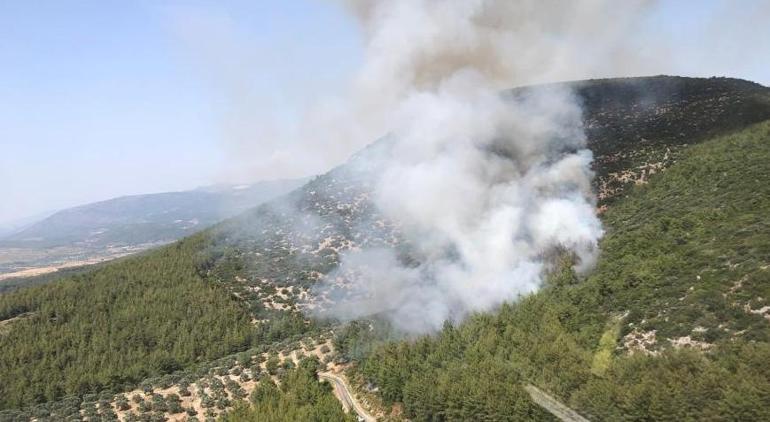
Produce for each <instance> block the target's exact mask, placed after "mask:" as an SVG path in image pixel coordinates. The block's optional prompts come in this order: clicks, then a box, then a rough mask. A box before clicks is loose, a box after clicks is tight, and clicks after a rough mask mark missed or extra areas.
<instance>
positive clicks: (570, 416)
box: [524, 384, 588, 422]
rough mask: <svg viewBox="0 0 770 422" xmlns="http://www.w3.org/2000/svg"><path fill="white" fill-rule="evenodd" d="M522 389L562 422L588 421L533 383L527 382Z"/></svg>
mask: <svg viewBox="0 0 770 422" xmlns="http://www.w3.org/2000/svg"><path fill="white" fill-rule="evenodd" d="M524 389H525V390H527V393H529V396H530V397H532V401H534V402H535V403H537V404H538V405H539V406H540V407H542V408H543V409H545V410H547V411H548V412H550V413H551V414H552V415H554V416H556V418H557V419H559V420H561V421H564V422H588V419H586V418H584V417H582V416H580V415H578V413H577V412H575V411H574V410H572V409H570V408H569V407H567V406H565V405H563V404H561V403H560V402H559V401H558V400H556V399H555V398H553V397H551V396H549V395H548V394H546V393H545V392H543V391H542V390H540V389H539V388H537V387H535V386H534V385H531V384H527V385H525V386H524Z"/></svg>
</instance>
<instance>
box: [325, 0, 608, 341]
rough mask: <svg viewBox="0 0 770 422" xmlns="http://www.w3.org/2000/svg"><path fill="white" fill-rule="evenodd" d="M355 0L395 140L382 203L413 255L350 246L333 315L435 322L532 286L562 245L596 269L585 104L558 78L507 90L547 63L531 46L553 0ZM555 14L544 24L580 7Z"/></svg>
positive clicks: (379, 107)
mask: <svg viewBox="0 0 770 422" xmlns="http://www.w3.org/2000/svg"><path fill="white" fill-rule="evenodd" d="M514 4H515V6H514ZM552 5H553V6H556V3H552ZM353 6H354V10H355V11H356V13H358V14H359V16H360V17H361V22H362V23H363V25H364V30H365V31H366V34H367V37H368V44H367V52H366V53H367V54H366V57H367V58H368V60H367V62H366V63H365V66H364V69H363V71H362V74H361V75H360V78H359V79H358V90H357V91H356V92H357V93H358V95H359V96H358V97H357V100H356V103H357V104H359V105H361V107H363V108H364V110H365V112H364V114H365V115H366V116H368V118H369V119H370V120H372V121H376V122H377V124H386V125H387V126H388V127H389V130H390V133H391V137H390V138H391V141H392V146H391V147H390V148H389V150H388V153H387V156H386V157H377V161H378V163H377V168H378V174H377V177H376V180H375V182H374V191H375V192H374V200H375V202H376V204H377V206H378V208H379V210H380V211H381V212H382V213H383V214H384V215H385V216H386V217H387V218H389V219H390V220H392V221H395V222H397V223H398V224H399V225H400V227H401V230H402V233H403V236H404V238H405V241H406V242H407V243H408V244H409V245H410V247H411V249H412V255H413V256H412V258H413V259H414V261H416V262H417V263H416V264H410V265H406V264H404V263H402V262H401V261H400V260H399V259H398V257H397V256H396V252H394V251H392V250H389V249H376V250H363V251H358V252H350V253H347V254H345V255H343V256H342V258H341V265H340V268H339V270H338V271H337V273H335V274H332V275H331V276H329V277H327V280H335V279H336V278H337V277H338V276H339V275H347V276H346V278H348V279H349V280H350V281H351V282H352V286H348V290H347V295H345V296H343V297H339V298H338V300H337V302H336V303H335V304H334V305H333V306H332V308H331V309H330V311H331V312H332V314H333V315H336V316H338V317H341V318H343V319H352V318H358V317H362V316H366V315H372V314H380V315H383V316H385V317H387V318H389V319H390V320H391V321H392V322H393V324H394V325H395V326H396V327H397V328H399V329H400V330H403V331H407V332H417V333H420V332H428V331H431V330H435V329H437V328H439V327H440V326H441V324H442V323H443V322H444V321H445V320H453V321H458V320H460V319H462V318H463V317H465V316H466V315H467V314H469V313H470V312H474V311H484V310H489V309H492V308H494V307H495V306H497V305H499V304H501V303H502V302H504V301H508V300H514V299H516V298H517V297H518V296H519V295H522V294H526V293H529V292H532V291H534V290H536V289H537V288H538V287H539V286H540V284H541V278H542V276H543V273H544V269H545V268H544V266H545V262H544V258H543V256H544V255H546V254H548V253H549V252H552V251H553V250H556V249H558V250H567V251H570V252H572V253H574V254H575V256H576V257H577V258H578V266H579V268H577V269H578V270H583V269H585V268H588V267H590V265H591V264H592V263H593V261H594V259H595V256H596V253H597V242H598V239H599V238H600V237H601V235H602V229H601V225H600V222H599V220H598V218H597V217H596V215H595V203H594V198H593V194H592V192H591V178H592V173H591V171H590V164H591V159H592V156H591V152H590V151H589V150H587V149H586V148H585V135H584V133H583V131H582V123H581V122H582V118H581V111H580V107H579V105H578V104H577V102H576V101H575V99H574V98H573V97H572V95H571V93H570V92H568V91H565V90H564V89H563V88H559V87H555V86H554V87H541V88H538V89H535V90H530V91H527V92H524V93H520V94H519V95H517V96H515V97H511V98H505V97H504V96H502V95H501V92H500V91H499V89H500V88H501V87H502V86H507V84H510V83H511V81H516V80H518V75H520V73H522V72H524V71H523V70H522V69H526V68H527V66H530V65H531V64H530V63H528V60H532V59H544V58H543V57H540V54H541V53H540V52H537V53H535V52H532V51H531V46H528V47H526V48H525V46H524V45H523V43H524V42H526V40H530V39H533V37H534V34H535V33H538V28H536V27H535V28H532V27H531V26H532V24H533V23H534V24H535V26H537V25H536V24H537V21H536V20H534V21H532V22H530V21H529V20H528V19H531V18H533V17H534V18H536V17H537V14H536V13H534V12H536V11H537V12H544V10H543V8H542V7H540V6H537V5H536V2H532V1H525V2H508V1H504V0H499V1H497V0H468V1H451V2H448V1H438V0H395V1H365V2H355V3H353ZM567 9H569V7H567ZM550 12H553V13H554V14H555V16H551V17H549V18H548V22H554V18H555V22H556V23H557V24H564V23H565V22H566V21H559V19H562V20H567V19H568V18H569V17H570V16H568V15H567V14H566V13H564V11H560V10H559V8H558V7H554V9H553V10H551V11H550ZM539 35H540V36H544V35H545V34H543V33H539ZM517 48H520V50H518V51H517ZM535 64H538V65H539V64H541V63H535ZM370 98H371V100H369V99H370ZM351 274H352V275H354V276H352V277H351V276H350V275H351ZM332 287H333V286H332V285H331V284H330V285H322V286H321V287H320V289H322V290H323V289H331V288H332Z"/></svg>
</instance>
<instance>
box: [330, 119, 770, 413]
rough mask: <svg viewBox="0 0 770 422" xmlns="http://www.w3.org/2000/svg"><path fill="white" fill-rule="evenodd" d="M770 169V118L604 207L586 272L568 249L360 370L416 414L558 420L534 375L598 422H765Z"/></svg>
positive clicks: (351, 339)
mask: <svg viewBox="0 0 770 422" xmlns="http://www.w3.org/2000/svg"><path fill="white" fill-rule="evenodd" d="M769 163H770V122H766V123H763V124H760V125H757V126H754V127H751V128H749V129H746V130H744V131H741V132H738V133H736V134H733V135H729V136H725V137H720V138H717V139H713V140H711V141H708V142H706V143H704V144H702V145H698V146H694V147H692V148H691V149H688V150H686V151H685V152H684V153H683V154H682V157H681V160H680V162H678V163H676V164H674V165H673V166H671V167H670V168H669V169H668V170H666V171H665V172H664V173H662V174H659V175H657V176H656V177H654V178H652V179H650V182H649V184H646V185H639V186H637V187H635V188H634V189H633V190H632V192H630V194H629V195H628V197H627V198H625V199H624V200H622V201H618V202H617V203H616V204H615V205H614V206H613V207H611V208H610V209H609V211H608V212H607V213H606V215H605V218H604V220H605V224H606V227H607V230H608V233H607V236H606V237H605V239H604V240H603V241H602V245H601V246H602V256H601V257H600V260H599V262H598V265H597V268H596V270H595V271H594V272H593V273H592V274H591V275H590V276H589V277H588V278H587V279H585V280H579V279H578V278H577V277H576V276H575V274H573V273H572V271H571V270H570V269H569V259H568V258H565V262H564V263H563V266H562V270H561V271H559V272H556V273H554V274H552V275H551V277H550V278H549V284H548V286H547V287H546V288H545V289H543V290H541V291H540V292H539V293H536V294H534V295H531V296H529V297H527V298H525V299H524V300H522V301H520V302H518V303H515V304H510V305H506V306H503V308H502V309H500V310H499V311H498V312H496V313H494V314H492V315H477V316H475V317H473V318H471V319H470V320H469V321H467V322H466V323H464V324H461V325H460V326H458V327H452V326H450V325H447V326H446V327H445V328H444V330H443V331H442V332H441V333H439V334H438V335H437V336H435V337H433V336H431V337H424V338H420V339H417V340H416V341H414V342H385V343H384V344H382V345H380V346H378V347H376V348H375V349H374V351H373V352H371V353H369V354H364V356H363V357H360V360H361V365H360V372H361V373H362V374H363V376H364V377H365V378H366V379H368V380H371V381H373V382H374V383H375V385H377V386H378V387H379V389H380V391H381V395H382V397H383V399H384V400H385V401H386V403H393V402H401V403H403V405H404V410H405V413H406V416H408V417H409V418H410V419H412V420H468V419H476V420H480V419H481V420H507V419H511V418H513V419H517V418H520V419H548V418H549V416H545V415H542V414H539V413H538V409H535V408H534V407H533V406H534V405H533V404H532V403H531V401H530V400H529V398H528V397H527V396H526V394H525V393H524V392H523V390H522V385H523V384H526V383H532V384H535V385H538V386H540V387H542V388H545V389H547V390H548V391H550V392H551V393H553V394H555V395H557V396H558V397H560V398H562V399H563V400H564V401H565V402H566V403H569V404H570V405H571V406H573V407H575V408H576V409H577V410H578V411H580V412H582V413H583V414H584V415H585V416H587V417H589V419H592V420H641V419H649V420H767V419H770V369H769V368H768V366H767V364H766V362H768V361H769V360H770V307H767V300H768V299H767V298H768V297H770V290H769V289H770V283H768V281H770V279H769V278H768V277H770V269H769V268H768V263H770V225H769V224H768V219H767V216H768V215H770V184H768V182H769V181H770V180H769V179H768V174H770V164H769ZM369 333H370V331H369V330H368V329H364V330H361V329H360V327H359V326H357V325H353V326H351V327H349V328H348V332H347V333H346V334H345V335H343V336H341V337H340V338H339V339H338V342H339V344H338V345H339V347H341V348H343V350H345V351H346V352H348V353H351V352H355V351H356V350H359V349H360V345H361V343H364V344H365V343H366V342H371V341H372V340H373V339H372V338H367V337H371V334H369ZM639 337H641V338H644V339H645V340H644V341H638V342H637V341H634V340H636V339H637V338H639ZM351 354H354V353H351ZM359 356H360V354H359Z"/></svg>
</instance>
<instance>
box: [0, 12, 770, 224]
mask: <svg viewBox="0 0 770 422" xmlns="http://www.w3.org/2000/svg"><path fill="white" fill-rule="evenodd" d="M768 11H770V0H742V1H727V0H722V1H719V0H705V1H698V2H694V1H693V2H690V1H674V0H671V1H660V2H654V7H652V8H651V9H650V11H649V13H646V14H645V15H644V16H640V17H639V22H638V25H636V27H635V28H634V31H638V33H639V34H638V35H639V37H638V42H640V49H642V50H645V51H646V54H647V55H648V56H650V55H655V54H657V52H660V55H659V57H657V60H655V63H654V64H651V65H650V66H647V67H644V72H642V73H645V74H653V73H655V74H657V73H667V74H681V75H687V76H713V75H726V76H733V77H740V78H745V79H750V80H754V81H756V82H760V83H763V84H765V85H770V65H768V64H770V63H768V60H770V59H768V58H769V57H770V44H769V43H770V25H763V24H762V23H763V22H767V21H766V20H765V19H766V18H767V17H768V16H770V15H769V14H767V13H766V12H768ZM362 44H363V36H362V34H361V31H360V28H359V27H358V25H357V23H356V21H355V20H354V19H353V18H352V17H351V16H349V15H348V14H347V13H346V11H345V9H344V8H343V7H341V6H340V5H339V4H338V3H336V2H334V1H331V0H328V1H324V0H292V1H286V0H259V1H248V0H244V1H214V0H211V1H160V0H158V1H152V0H134V1H120V0H49V1H46V0H6V1H2V2H0V226H2V225H4V224H9V223H12V222H14V221H17V220H19V219H23V218H26V217H30V216H36V215H41V214H43V213H47V212H51V211H55V210H58V209H61V208H65V207H69V206H74V205H78V204H83V203H88V202H92V201H97V200H104V199H109V198H112V197H116V196H121V195H128V194H139V193H152V192H163V191H172V190H184V189H191V188H195V187H197V186H202V185H209V184H213V183H244V182H252V181H257V180H265V179H277V178H285V177H298V176H305V175H310V174H314V173H318V172H323V171H325V170H327V169H328V168H330V167H331V166H333V165H335V164H338V163H339V161H340V157H344V156H346V154H347V155H349V154H350V153H353V152H355V151H347V150H342V151H337V153H336V154H333V155H332V154H330V157H333V158H330V159H329V160H326V161H325V160H323V159H320V160H319V159H316V160H312V161H308V162H307V165H306V164H305V162H304V161H302V160H301V157H296V160H295V161H296V162H295V163H294V165H284V166H265V165H263V164H264V163H265V162H270V159H271V157H272V156H273V155H275V154H278V153H279V152H280V151H281V149H282V148H283V146H284V144H285V143H286V142H289V138H291V136H289V135H287V133H286V131H285V130H284V129H283V128H287V127H292V126H293V125H294V123H295V122H298V121H301V120H302V119H304V118H306V114H305V111H306V110H307V109H308V108H309V107H313V105H314V104H318V102H319V99H324V98H327V99H328V98H334V97H335V96H337V95H340V93H341V92H345V90H346V89H347V88H348V85H349V82H350V80H351V79H353V78H354V76H355V75H356V72H357V71H358V68H359V67H360V66H361V62H362V60H363V57H362V55H363V45H362ZM575 76H576V77H584V76H587V77H590V76H594V77H604V76H624V75H614V74H599V73H598V74H595V75H575ZM322 104H325V103H323V102H322ZM325 147H329V148H332V147H333V146H331V145H327V146H325ZM320 150H321V151H323V148H322V149H320ZM316 154H317V152H316ZM272 158H274V157H272ZM294 158H295V157H292V156H289V157H288V158H286V157H283V161H281V162H284V163H286V162H290V161H292V160H293V159H294ZM287 160H288V161H287Z"/></svg>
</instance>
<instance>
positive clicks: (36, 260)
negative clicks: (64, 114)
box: [0, 179, 305, 274]
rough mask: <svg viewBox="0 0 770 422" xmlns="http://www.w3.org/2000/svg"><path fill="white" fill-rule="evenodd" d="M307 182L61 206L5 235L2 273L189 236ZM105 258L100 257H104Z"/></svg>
mask: <svg viewBox="0 0 770 422" xmlns="http://www.w3.org/2000/svg"><path fill="white" fill-rule="evenodd" d="M304 182H305V180H304V179H298V180H277V181H268V182H259V183H255V184H252V185H239V186H229V185H224V186H212V187H206V188H199V189H195V190H190V191H183V192H168V193H158V194H149V195H134V196H124V197H120V198H114V199H110V200H107V201H102V202H95V203H92V204H86V205H81V206H78V207H74V208H68V209H65V210H62V211H59V212H57V213H55V214H53V215H51V216H49V217H47V218H44V219H43V220H41V221H38V222H35V223H34V224H31V225H27V226H26V227H24V228H23V229H21V230H17V231H15V232H13V233H11V234H9V235H6V236H5V237H2V238H0V274H2V273H8V272H13V271H19V270H23V269H27V268H30V267H40V266H47V265H54V266H55V265H57V264H58V265H61V264H63V263H67V262H72V261H78V262H82V263H88V262H90V261H93V258H101V259H106V258H111V257H115V256H122V255H126V254H128V253H132V252H136V251H139V250H143V249H147V248H149V247H153V246H158V245H160V244H163V243H168V242H171V241H173V240H176V239H179V238H182V237H184V236H189V235H190V234H192V233H195V232H197V231H200V230H202V229H204V228H206V227H209V226H211V225H213V224H215V223H217V222H219V221H222V220H224V219H226V218H228V217H232V216H234V215H237V214H239V213H241V212H243V211H245V210H247V209H249V208H253V207H255V206H257V205H259V204H261V203H263V202H266V201H268V200H271V199H274V198H276V197H278V196H281V195H283V194H285V193H287V192H289V191H291V190H293V189H295V188H297V187H299V186H301V185H302V184H303V183H304ZM101 259H100V260H101Z"/></svg>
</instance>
